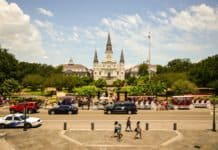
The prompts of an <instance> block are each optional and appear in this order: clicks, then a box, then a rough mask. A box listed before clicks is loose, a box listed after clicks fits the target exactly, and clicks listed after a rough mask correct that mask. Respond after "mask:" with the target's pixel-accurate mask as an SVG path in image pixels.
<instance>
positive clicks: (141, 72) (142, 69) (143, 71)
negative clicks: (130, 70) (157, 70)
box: [138, 63, 148, 76]
mask: <svg viewBox="0 0 218 150" xmlns="http://www.w3.org/2000/svg"><path fill="white" fill-rule="evenodd" d="M138 74H139V76H145V75H148V65H147V64H145V63H143V64H140V65H139V71H138Z"/></svg>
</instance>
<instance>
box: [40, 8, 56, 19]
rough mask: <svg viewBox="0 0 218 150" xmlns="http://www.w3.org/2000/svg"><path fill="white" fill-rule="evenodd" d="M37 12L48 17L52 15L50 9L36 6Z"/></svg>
mask: <svg viewBox="0 0 218 150" xmlns="http://www.w3.org/2000/svg"><path fill="white" fill-rule="evenodd" d="M37 10H38V12H39V13H40V14H42V15H45V16H48V17H53V16H54V14H53V13H52V12H51V11H50V10H46V9H44V8H37Z"/></svg>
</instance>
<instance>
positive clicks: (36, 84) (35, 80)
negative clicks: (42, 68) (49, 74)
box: [22, 74, 44, 91]
mask: <svg viewBox="0 0 218 150" xmlns="http://www.w3.org/2000/svg"><path fill="white" fill-rule="evenodd" d="M22 83H23V86H24V87H28V88H30V89H31V90H32V91H35V90H37V89H42V88H43V83H44V78H43V77H42V76H40V75H38V74H30V75H27V76H25V77H24V78H23V81H22Z"/></svg>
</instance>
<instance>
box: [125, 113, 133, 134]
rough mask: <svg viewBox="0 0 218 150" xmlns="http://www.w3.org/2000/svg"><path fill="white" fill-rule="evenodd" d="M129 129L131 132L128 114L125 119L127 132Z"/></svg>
mask: <svg viewBox="0 0 218 150" xmlns="http://www.w3.org/2000/svg"><path fill="white" fill-rule="evenodd" d="M129 131H131V132H132V128H131V120H130V116H129V117H128V118H127V121H126V132H129Z"/></svg>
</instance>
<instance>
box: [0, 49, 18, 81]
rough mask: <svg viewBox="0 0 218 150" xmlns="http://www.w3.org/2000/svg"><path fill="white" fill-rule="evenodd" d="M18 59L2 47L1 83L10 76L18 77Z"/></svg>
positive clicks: (0, 61)
mask: <svg viewBox="0 0 218 150" xmlns="http://www.w3.org/2000/svg"><path fill="white" fill-rule="evenodd" d="M17 66H18V61H17V60H16V58H15V57H14V55H12V54H10V53H8V50H7V49H4V48H1V47H0V83H3V82H4V80H6V79H10V78H14V79H16V78H17Z"/></svg>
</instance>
